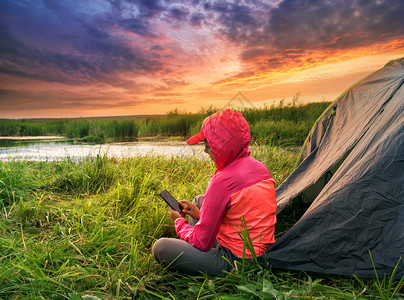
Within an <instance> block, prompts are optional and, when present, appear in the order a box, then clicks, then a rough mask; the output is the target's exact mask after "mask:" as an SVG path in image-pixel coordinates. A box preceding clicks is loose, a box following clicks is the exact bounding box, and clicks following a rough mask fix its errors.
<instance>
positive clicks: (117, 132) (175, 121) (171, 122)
mask: <svg viewBox="0 0 404 300" xmlns="http://www.w3.org/2000/svg"><path fill="white" fill-rule="evenodd" d="M328 105H329V103H328V102H321V103H311V104H307V105H297V104H295V105H288V106H284V105H278V106H271V107H264V108H254V109H244V110H242V113H243V114H244V116H245V118H246V119H247V121H248V122H249V124H250V129H251V136H252V139H253V140H255V141H260V142H266V143H272V144H277V145H280V144H282V143H283V144H286V145H291V146H298V145H301V144H302V143H303V142H304V139H305V138H306V136H307V134H308V133H309V131H310V129H311V127H312V125H313V123H314V122H315V120H316V119H317V118H318V117H319V116H320V115H321V113H322V112H323V111H324V109H325V108H326V107H327V106H328ZM217 110H218V109H215V108H212V107H210V108H208V109H204V110H201V111H200V112H198V113H195V114H191V113H186V112H181V111H178V110H174V111H171V112H169V113H168V114H166V115H162V116H150V117H138V118H120V119H102V118H100V119H78V120H77V119H71V120H69V119H61V120H42V121H41V120H0V136H27V135H33V136H38V135H63V136H66V137H68V138H79V139H85V140H88V141H95V142H102V141H108V140H135V139H137V138H138V137H150V136H153V137H170V136H180V137H184V138H185V137H188V136H190V135H192V134H195V133H197V132H198V131H199V130H200V128H201V124H202V121H203V120H204V118H206V117H207V116H208V115H210V114H212V113H213V112H215V111H217Z"/></svg>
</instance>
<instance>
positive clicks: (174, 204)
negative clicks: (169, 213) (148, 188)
mask: <svg viewBox="0 0 404 300" xmlns="http://www.w3.org/2000/svg"><path fill="white" fill-rule="evenodd" d="M159 195H160V197H161V198H163V200H164V201H165V202H167V204H168V205H169V206H170V207H171V208H172V209H174V210H175V211H178V212H181V211H182V209H183V207H182V206H181V204H179V203H178V201H177V200H175V198H174V197H173V196H172V195H171V194H170V193H169V192H168V191H167V190H163V191H161V192H160V194H159Z"/></svg>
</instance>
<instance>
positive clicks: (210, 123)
mask: <svg viewBox="0 0 404 300" xmlns="http://www.w3.org/2000/svg"><path fill="white" fill-rule="evenodd" d="M201 132H203V135H204V136H205V137H206V139H207V141H208V143H209V145H210V147H211V149H212V152H213V156H214V157H215V162H216V166H217V170H216V172H219V171H220V170H222V169H223V168H224V167H226V166H227V165H229V164H230V163H231V162H232V161H234V160H237V159H240V158H242V157H246V156H249V155H250V154H251V152H250V150H249V146H250V141H251V136H250V127H249V126H248V123H247V121H246V120H245V119H244V117H243V115H242V114H241V113H239V112H235V111H232V110H230V109H226V110H223V111H219V112H217V113H215V114H213V115H211V116H209V117H208V118H206V119H205V120H204V121H203V124H202V130H201Z"/></svg>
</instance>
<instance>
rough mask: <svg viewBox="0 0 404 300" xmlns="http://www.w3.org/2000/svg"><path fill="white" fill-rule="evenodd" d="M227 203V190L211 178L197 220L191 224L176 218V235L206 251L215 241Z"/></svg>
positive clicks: (228, 196)
mask: <svg viewBox="0 0 404 300" xmlns="http://www.w3.org/2000/svg"><path fill="white" fill-rule="evenodd" d="M229 203H230V195H229V193H228V192H227V190H226V189H225V188H224V187H223V185H222V184H221V183H220V182H218V181H217V180H214V179H213V178H212V180H211V182H210V183H209V186H208V188H207V189H206V191H205V195H204V197H203V205H202V209H201V213H200V217H199V222H198V223H197V224H196V225H195V226H191V225H189V224H188V222H187V220H185V219H177V220H176V221H175V231H176V232H177V234H178V237H179V238H180V239H181V240H184V241H187V242H189V243H190V244H191V245H192V246H194V247H196V248H198V249H199V250H202V251H208V250H209V249H210V248H212V246H213V244H214V243H215V239H216V236H217V233H218V232H219V229H220V225H221V223H222V219H223V216H224V214H225V213H226V209H227V205H228V204H229Z"/></svg>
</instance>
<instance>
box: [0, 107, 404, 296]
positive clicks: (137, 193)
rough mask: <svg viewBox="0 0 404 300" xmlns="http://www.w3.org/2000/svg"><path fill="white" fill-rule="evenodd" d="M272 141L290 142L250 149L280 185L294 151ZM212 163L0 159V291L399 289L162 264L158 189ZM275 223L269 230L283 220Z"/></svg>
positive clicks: (202, 181)
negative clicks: (157, 247)
mask: <svg viewBox="0 0 404 300" xmlns="http://www.w3.org/2000/svg"><path fill="white" fill-rule="evenodd" d="M245 113H246V116H248V113H251V112H245ZM266 113H268V112H266ZM320 113H321V112H320ZM302 114H303V112H302ZM297 115H299V114H298V113H297ZM249 118H252V116H249ZM257 119H260V118H259V117H257ZM264 119H265V118H261V119H260V120H261V121H262V120H264ZM262 122H263V121H262ZM274 122H276V121H274ZM279 122H281V120H279ZM195 126H196V125H195ZM296 132H297V131H296ZM277 144H282V145H290V144H291V143H290V140H288V138H287V137H286V136H285V137H284V140H283V141H280V142H279V141H278V143H271V142H269V145H268V140H267V141H265V144H263V145H264V146H263V145H255V143H254V146H253V147H252V152H253V156H254V157H256V158H257V159H259V160H260V161H262V162H264V163H265V164H266V166H267V167H268V169H269V170H270V172H271V173H272V175H273V176H274V178H275V180H276V181H277V184H280V183H281V182H282V181H283V180H284V179H285V178H286V177H287V176H288V174H290V172H292V170H293V166H294V164H295V160H296V158H297V153H296V151H291V150H287V149H286V148H285V147H280V146H277ZM200 155H204V153H201V154H200ZM214 170H215V166H214V164H213V163H212V162H210V161H205V160H200V159H184V158H180V157H172V158H167V157H158V156H149V157H143V158H134V159H120V160H116V159H108V158H106V157H96V158H87V159H85V160H83V161H82V162H81V163H75V162H72V161H70V160H68V159H66V160H61V161H57V162H27V161H13V160H11V161H7V162H5V161H0V299H70V300H76V299H296V298H303V299H374V298H380V299H389V298H388V297H389V296H391V295H392V294H393V293H394V289H396V288H397V291H396V293H395V296H396V297H404V295H403V294H402V293H401V290H400V289H401V287H402V282H401V283H398V282H397V281H394V282H392V285H391V286H390V287H389V286H388V285H387V284H385V287H384V286H383V283H380V285H381V286H382V289H381V291H382V292H380V291H379V290H378V287H377V283H378V281H377V280H373V279H370V280H363V282H362V283H363V284H364V285H365V286H366V288H364V287H363V285H362V284H361V283H359V282H358V281H357V280H356V279H354V278H349V277H340V276H331V275H321V274H308V273H305V272H289V271H283V270H272V269H270V268H268V267H266V266H265V265H264V264H259V263H251V264H250V265H249V266H248V267H247V268H244V269H243V270H233V271H232V272H231V273H229V274H228V275H227V276H225V277H222V278H213V277H209V276H202V275H201V276H196V277H189V276H184V275H181V274H179V273H175V272H170V271H168V270H166V269H164V267H162V266H161V265H159V264H157V263H156V262H155V260H154V258H153V257H152V256H151V247H152V245H153V243H154V241H155V240H156V239H158V238H160V237H162V236H166V237H174V236H175V232H174V229H173V222H172V220H171V219H170V217H169V215H168V211H167V207H166V205H165V204H164V203H163V202H162V201H161V200H160V199H159V197H158V196H157V194H158V192H159V191H161V190H162V189H164V188H166V189H169V190H170V191H172V193H173V194H174V195H175V196H176V197H177V198H178V199H192V198H193V197H194V196H196V195H198V194H201V193H203V191H204V189H205V187H206V185H207V182H208V181H209V179H210V175H211V174H212V173H213V172H214ZM279 225H280V226H278V227H277V231H276V235H277V236H280V235H281V234H282V232H283V231H284V230H285V228H287V226H288V224H279ZM385 294H386V295H387V296H386V297H383V296H384V295H385Z"/></svg>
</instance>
